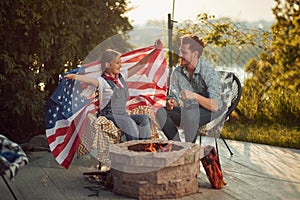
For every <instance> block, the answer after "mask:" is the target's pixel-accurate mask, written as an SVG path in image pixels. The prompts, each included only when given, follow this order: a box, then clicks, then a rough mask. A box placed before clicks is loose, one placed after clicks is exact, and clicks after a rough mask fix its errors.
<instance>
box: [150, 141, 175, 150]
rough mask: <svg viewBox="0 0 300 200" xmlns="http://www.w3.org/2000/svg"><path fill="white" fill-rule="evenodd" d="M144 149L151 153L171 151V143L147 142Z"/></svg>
mask: <svg viewBox="0 0 300 200" xmlns="http://www.w3.org/2000/svg"><path fill="white" fill-rule="evenodd" d="M145 151H150V152H153V153H157V152H170V151H172V144H170V143H168V144H158V143H152V142H151V143H149V144H147V146H146V148H145Z"/></svg>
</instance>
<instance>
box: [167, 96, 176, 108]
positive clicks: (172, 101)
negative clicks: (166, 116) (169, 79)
mask: <svg viewBox="0 0 300 200" xmlns="http://www.w3.org/2000/svg"><path fill="white" fill-rule="evenodd" d="M176 106H177V102H176V101H175V99H173V98H169V99H168V101H167V103H166V108H167V109H168V110H173V108H174V107H176Z"/></svg>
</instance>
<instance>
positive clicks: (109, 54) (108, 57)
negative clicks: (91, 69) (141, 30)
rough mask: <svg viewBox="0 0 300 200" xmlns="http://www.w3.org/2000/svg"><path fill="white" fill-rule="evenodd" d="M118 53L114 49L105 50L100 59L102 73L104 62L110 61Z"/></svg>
mask: <svg viewBox="0 0 300 200" xmlns="http://www.w3.org/2000/svg"><path fill="white" fill-rule="evenodd" d="M120 55H121V53H119V52H117V51H115V50H112V49H107V50H105V51H104V52H103V54H102V56H101V59H100V64H101V69H102V73H103V72H104V71H105V67H106V66H105V63H112V62H113V61H114V60H115V59H116V58H117V57H118V56H120Z"/></svg>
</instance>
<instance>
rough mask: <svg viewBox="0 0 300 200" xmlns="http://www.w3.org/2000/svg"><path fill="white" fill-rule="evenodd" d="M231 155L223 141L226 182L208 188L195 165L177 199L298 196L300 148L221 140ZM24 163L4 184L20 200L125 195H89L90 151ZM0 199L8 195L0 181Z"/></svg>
mask: <svg viewBox="0 0 300 200" xmlns="http://www.w3.org/2000/svg"><path fill="white" fill-rule="evenodd" d="M202 141H203V143H204V145H214V141H213V139H212V138H205V137H204V138H203V139H202ZM227 143H228V145H229V146H230V148H231V150H232V151H233V153H234V155H233V156H232V157H231V156H230V155H229V152H228V150H227V149H226V147H225V145H224V143H223V141H221V140H219V141H218V144H219V153H220V160H221V165H222V170H223V173H224V180H225V181H226V182H227V185H226V186H225V187H224V188H222V189H219V190H216V189H212V188H211V187H210V184H209V182H208V179H207V177H206V175H205V172H204V169H203V168H202V167H201V173H200V174H199V186H200V187H199V193H197V194H194V195H190V196H187V197H184V198H181V199H182V200H196V199H222V200H231V199H264V200H265V199H272V200H273V199H288V200H294V199H295V200H296V199H299V197H300V181H299V179H298V177H299V175H300V163H299V160H300V150H295V149H287V148H279V147H273V146H268V145H260V144H253V143H247V142H238V141H231V140H227ZM29 157H30V158H31V161H30V164H29V165H27V166H25V167H24V168H23V169H21V170H20V171H19V173H18V175H17V176H16V177H15V181H14V182H11V181H9V184H10V185H11V187H12V188H13V190H14V191H15V193H16V195H17V197H18V199H20V200H23V199H24V200H27V199H28V200H32V199H34V200H35V199H43V200H45V199H46V200H47V199H49V200H52V199H53V200H60V199H62V200H64V199H72V200H73V199H74V200H81V199H88V200H94V199H101V200H111V199H122V200H124V199H128V200H129V199H130V198H126V197H122V196H118V195H114V194H113V193H111V192H109V191H103V190H101V191H100V192H99V196H92V197H89V195H90V194H91V191H89V190H88V189H87V188H85V187H86V186H90V185H91V183H89V182H88V181H87V180H86V177H85V176H84V175H83V172H88V171H95V170H97V169H96V167H97V164H98V162H97V161H96V160H95V159H94V158H93V157H92V156H90V155H87V156H83V157H81V158H79V159H77V158H74V161H73V162H72V165H71V166H70V168H69V169H68V170H66V169H64V168H62V167H61V166H60V165H59V164H57V163H56V161H55V160H54V158H53V156H52V154H51V153H48V152H34V153H32V155H29ZM0 194H1V197H0V199H1V200H11V199H13V198H12V196H11V194H9V192H8V189H7V188H6V187H5V185H4V182H3V181H2V180H0Z"/></svg>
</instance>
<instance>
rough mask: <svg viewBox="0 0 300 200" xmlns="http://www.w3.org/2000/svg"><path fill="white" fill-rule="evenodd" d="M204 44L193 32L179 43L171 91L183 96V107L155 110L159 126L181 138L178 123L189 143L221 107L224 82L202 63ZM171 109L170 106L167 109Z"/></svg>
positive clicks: (179, 96) (217, 113) (175, 137)
mask: <svg viewBox="0 0 300 200" xmlns="http://www.w3.org/2000/svg"><path fill="white" fill-rule="evenodd" d="M203 48H204V43H203V41H202V39H199V38H198V37H197V36H194V35H190V34H188V35H184V36H183V37H182V38H181V45H180V49H179V51H180V53H179V56H180V64H179V66H177V67H176V68H175V70H174V72H173V73H172V75H171V79H170V80H171V84H170V91H171V94H172V95H175V96H176V97H178V98H180V99H181V100H182V102H183V107H181V108H179V109H178V108H176V109H172V108H174V106H169V105H168V104H169V101H167V105H166V107H165V108H160V109H159V110H158V111H157V113H156V118H157V122H158V124H159V126H160V127H161V129H162V131H163V132H164V134H165V135H166V137H167V138H168V139H169V140H177V141H180V138H179V134H178V128H177V127H178V126H180V127H181V128H183V130H184V133H185V141H186V142H195V141H196V138H197V133H198V128H199V126H201V125H204V124H206V123H208V122H209V121H211V120H212V119H214V118H216V117H217V116H218V115H219V114H220V113H221V109H222V101H221V97H220V92H221V84H220V78H219V75H218V73H217V72H216V71H215V70H214V69H213V68H212V67H211V66H209V65H208V64H207V63H205V62H203V61H202V60H201V59H200V57H201V55H202V52H203ZM166 108H169V109H166Z"/></svg>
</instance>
